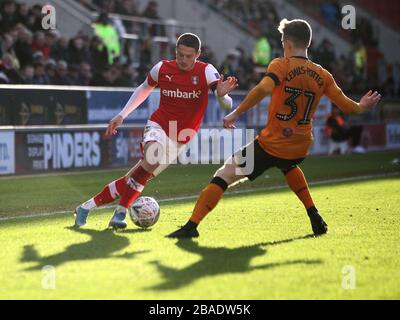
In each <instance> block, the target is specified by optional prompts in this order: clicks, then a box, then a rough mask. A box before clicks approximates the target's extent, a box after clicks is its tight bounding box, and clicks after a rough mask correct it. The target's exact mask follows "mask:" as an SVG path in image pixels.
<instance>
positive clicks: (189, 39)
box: [176, 33, 201, 52]
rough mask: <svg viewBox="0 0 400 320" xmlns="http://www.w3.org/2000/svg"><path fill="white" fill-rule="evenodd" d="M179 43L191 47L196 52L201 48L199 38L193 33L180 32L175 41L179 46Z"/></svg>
mask: <svg viewBox="0 0 400 320" xmlns="http://www.w3.org/2000/svg"><path fill="white" fill-rule="evenodd" d="M180 44H182V45H184V46H186V47H189V48H193V49H195V50H196V52H197V51H199V50H200V48H201V41H200V38H199V37H198V36H196V35H195V34H194V33H184V34H181V35H180V36H179V38H178V40H177V41H176V46H179V45H180Z"/></svg>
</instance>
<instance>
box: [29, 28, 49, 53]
mask: <svg viewBox="0 0 400 320" xmlns="http://www.w3.org/2000/svg"><path fill="white" fill-rule="evenodd" d="M32 51H33V53H35V52H36V51H40V52H42V53H43V56H44V58H45V59H47V58H49V57H50V52H51V49H50V47H49V46H48V45H47V43H46V36H45V34H44V32H43V31H36V32H35V34H34V36H33V42H32Z"/></svg>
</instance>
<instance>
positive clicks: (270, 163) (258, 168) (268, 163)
mask: <svg viewBox="0 0 400 320" xmlns="http://www.w3.org/2000/svg"><path fill="white" fill-rule="evenodd" d="M249 150H252V151H253V154H248V153H249V152H248V151H249ZM242 157H246V158H247V159H246V161H245V163H244V164H242V165H240V167H242V168H244V167H246V165H248V163H247V161H253V171H252V172H251V173H250V174H246V177H247V178H249V180H250V181H254V180H255V179H256V178H258V177H259V176H260V175H262V174H263V173H264V172H265V171H266V170H268V169H270V168H273V167H275V168H278V169H279V170H281V171H282V172H283V173H284V172H288V171H290V170H291V169H292V168H295V167H296V166H297V165H298V164H300V163H301V162H302V161H303V160H304V158H299V159H292V160H287V159H281V158H277V157H274V156H273V155H270V154H269V153H267V152H266V151H265V150H264V149H263V148H262V147H261V146H260V144H259V142H258V140H257V139H256V140H254V141H253V142H252V143H251V144H249V145H247V146H246V147H244V148H243V149H242Z"/></svg>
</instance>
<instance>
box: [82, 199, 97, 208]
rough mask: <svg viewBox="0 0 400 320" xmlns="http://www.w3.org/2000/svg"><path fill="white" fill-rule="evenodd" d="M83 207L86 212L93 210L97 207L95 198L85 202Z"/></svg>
mask: <svg viewBox="0 0 400 320" xmlns="http://www.w3.org/2000/svg"><path fill="white" fill-rule="evenodd" d="M81 207H82V208H83V209H86V210H92V209H93V208H95V207H96V202H94V198H92V199H89V200H88V201H86V202H84V203H83V204H82V205H81Z"/></svg>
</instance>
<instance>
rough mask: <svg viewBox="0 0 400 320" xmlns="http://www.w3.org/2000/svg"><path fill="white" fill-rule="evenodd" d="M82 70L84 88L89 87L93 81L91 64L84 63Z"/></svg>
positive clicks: (80, 68)
mask: <svg viewBox="0 0 400 320" xmlns="http://www.w3.org/2000/svg"><path fill="white" fill-rule="evenodd" d="M79 70H80V79H81V82H82V85H83V86H88V85H89V83H90V81H91V79H92V76H93V75H92V68H91V67H90V64H89V63H87V62H82V63H81V64H80V66H79Z"/></svg>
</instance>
